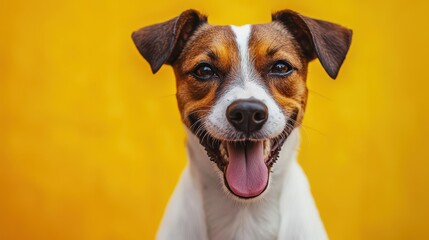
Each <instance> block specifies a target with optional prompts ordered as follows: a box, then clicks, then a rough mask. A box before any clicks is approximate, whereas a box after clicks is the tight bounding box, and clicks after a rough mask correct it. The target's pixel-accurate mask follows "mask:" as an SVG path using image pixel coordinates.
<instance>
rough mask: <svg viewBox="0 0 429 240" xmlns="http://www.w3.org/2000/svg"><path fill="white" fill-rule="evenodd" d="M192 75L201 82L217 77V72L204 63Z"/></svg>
mask: <svg viewBox="0 0 429 240" xmlns="http://www.w3.org/2000/svg"><path fill="white" fill-rule="evenodd" d="M192 75H193V76H194V77H196V78H197V79H199V80H209V79H211V78H213V77H216V72H215V70H214V69H213V67H212V66H210V64H208V63H202V64H199V65H198V66H197V67H196V68H195V69H194V71H193V72H192Z"/></svg>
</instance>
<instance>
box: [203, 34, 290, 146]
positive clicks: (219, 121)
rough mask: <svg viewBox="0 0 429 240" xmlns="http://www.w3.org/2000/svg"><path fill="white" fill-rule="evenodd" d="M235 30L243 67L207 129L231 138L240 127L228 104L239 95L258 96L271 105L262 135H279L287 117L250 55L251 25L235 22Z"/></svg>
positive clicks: (208, 121) (217, 106)
mask: <svg viewBox="0 0 429 240" xmlns="http://www.w3.org/2000/svg"><path fill="white" fill-rule="evenodd" d="M231 29H232V31H233V32H234V34H235V38H236V44H237V46H238V50H239V55H240V66H239V68H238V69H240V71H239V72H238V73H237V75H236V76H235V79H234V80H233V81H232V82H231V84H230V85H229V86H228V87H227V88H226V89H225V91H224V94H223V95H222V96H220V97H219V98H218V100H217V101H216V103H215V104H214V106H213V108H212V109H211V111H210V113H209V115H208V118H207V122H206V128H207V131H208V132H209V133H210V134H211V135H212V136H214V137H216V138H220V139H230V138H233V137H234V136H236V134H234V133H236V132H237V131H236V130H235V128H234V127H233V126H232V125H231V124H230V123H229V122H228V120H227V118H226V109H227V108H228V106H229V105H230V104H231V103H232V102H234V101H236V100H239V99H248V98H255V99H257V100H260V101H262V102H263V103H264V104H265V105H266V106H267V107H268V119H267V122H266V123H265V124H264V126H263V127H262V129H261V130H259V133H258V136H261V137H263V138H273V137H276V136H278V135H279V134H280V133H281V132H282V131H283V130H284V129H285V127H286V117H285V115H284V114H283V113H282V111H281V109H280V107H279V106H278V105H277V103H276V102H275V100H274V99H273V97H272V96H271V95H270V94H269V91H268V90H267V87H266V86H264V83H263V80H261V79H260V77H259V76H258V75H257V74H256V70H255V68H254V66H253V63H252V62H251V61H250V57H249V39H250V34H251V25H244V26H241V27H237V26H231Z"/></svg>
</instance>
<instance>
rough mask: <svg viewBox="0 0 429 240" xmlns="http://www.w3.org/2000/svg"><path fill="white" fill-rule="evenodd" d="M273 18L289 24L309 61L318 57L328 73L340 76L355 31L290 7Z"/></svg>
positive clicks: (275, 14) (332, 75) (334, 76)
mask: <svg viewBox="0 0 429 240" xmlns="http://www.w3.org/2000/svg"><path fill="white" fill-rule="evenodd" d="M272 20H273V21H279V22H281V23H282V24H284V26H286V28H287V29H288V30H289V31H290V32H291V33H292V35H294V37H295V39H296V40H297V41H298V43H300V45H301V48H302V50H303V52H304V55H305V56H306V57H307V59H308V60H312V59H314V58H316V56H317V57H318V58H319V61H320V63H321V64H322V66H323V68H324V69H325V70H326V72H327V73H328V75H329V76H330V77H331V78H333V79H335V78H336V77H337V75H338V71H339V70H340V67H341V65H342V64H343V61H344V59H345V58H346V54H347V51H348V50H349V47H350V44H351V41H352V30H350V29H347V28H345V27H342V26H340V25H337V24H335V23H331V22H326V21H323V20H318V19H313V18H309V17H305V16H302V15H301V14H299V13H296V12H294V11H291V10H283V11H279V12H276V13H274V14H273V15H272Z"/></svg>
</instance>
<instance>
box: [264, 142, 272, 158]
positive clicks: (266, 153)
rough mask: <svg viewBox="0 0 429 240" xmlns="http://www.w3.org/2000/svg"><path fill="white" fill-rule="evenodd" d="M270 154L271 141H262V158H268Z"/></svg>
mask: <svg viewBox="0 0 429 240" xmlns="http://www.w3.org/2000/svg"><path fill="white" fill-rule="evenodd" d="M270 152H271V141H270V140H269V139H267V140H265V141H264V158H268V156H269V155H270Z"/></svg>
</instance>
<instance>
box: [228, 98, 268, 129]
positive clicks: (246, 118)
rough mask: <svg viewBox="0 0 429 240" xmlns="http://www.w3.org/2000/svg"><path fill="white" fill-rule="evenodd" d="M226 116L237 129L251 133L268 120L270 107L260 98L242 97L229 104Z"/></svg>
mask: <svg viewBox="0 0 429 240" xmlns="http://www.w3.org/2000/svg"><path fill="white" fill-rule="evenodd" d="M226 118H227V119H228V121H229V122H230V123H231V124H232V126H234V128H235V129H237V130H238V131H241V132H244V133H246V134H247V135H249V134H251V133H252V132H255V131H258V130H259V129H261V128H262V126H263V125H264V123H265V122H266V121H267V119H268V108H267V106H266V105H265V104H264V103H263V102H261V101H259V100H256V99H241V100H237V101H235V102H233V103H231V105H229V106H228V108H227V109H226Z"/></svg>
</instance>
